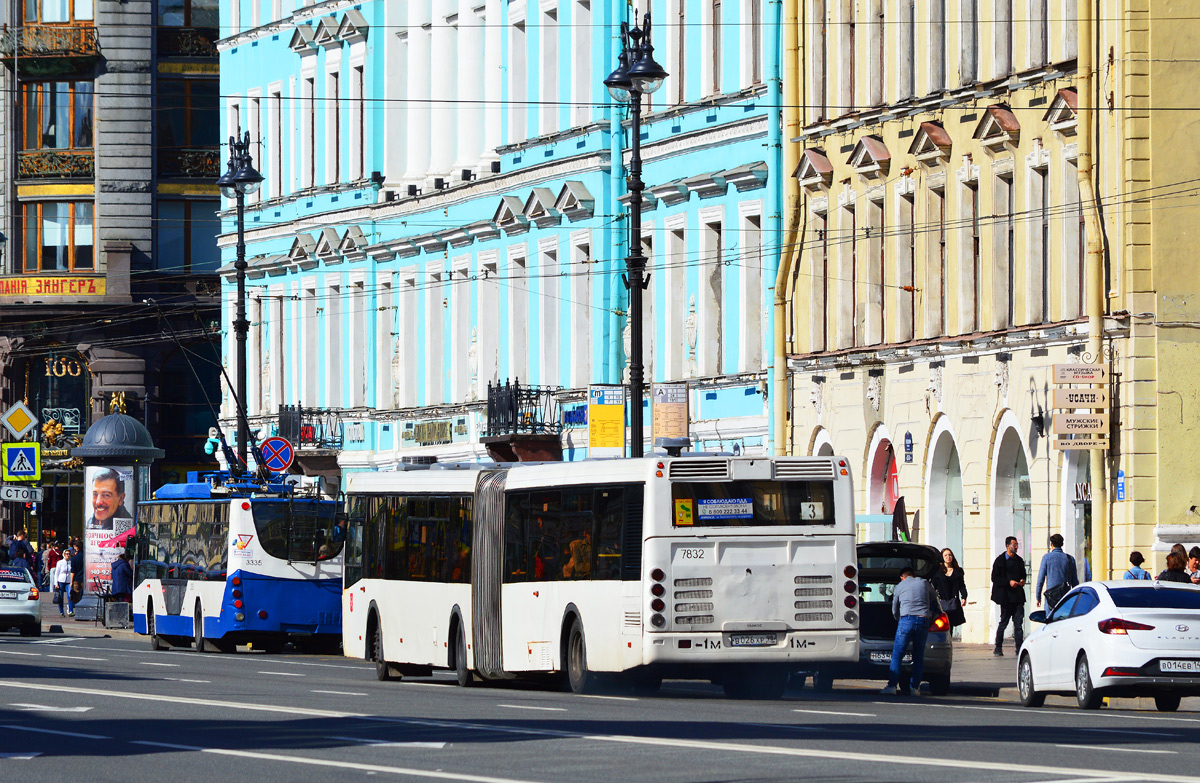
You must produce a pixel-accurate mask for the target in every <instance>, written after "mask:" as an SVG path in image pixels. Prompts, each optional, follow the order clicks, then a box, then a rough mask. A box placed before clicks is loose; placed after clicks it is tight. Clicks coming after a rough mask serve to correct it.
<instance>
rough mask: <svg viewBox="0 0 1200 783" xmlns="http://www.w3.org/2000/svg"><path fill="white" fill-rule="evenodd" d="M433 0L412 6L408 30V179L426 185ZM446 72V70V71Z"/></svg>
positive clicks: (416, 2)
mask: <svg viewBox="0 0 1200 783" xmlns="http://www.w3.org/2000/svg"><path fill="white" fill-rule="evenodd" d="M431 32H432V31H431V26H430V6H429V0H413V2H412V3H410V4H409V28H408V99H409V103H408V145H407V146H408V160H407V161H406V165H405V167H404V180H405V182H407V183H409V184H412V183H417V184H423V183H424V181H425V175H426V174H427V173H428V172H429V155H430V149H429V120H430V117H429V86H430V82H429V75H430V72H431V71H432V70H433V61H432V59H431V58H430V33H431ZM443 70H445V69H443Z"/></svg>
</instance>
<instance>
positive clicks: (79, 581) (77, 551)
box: [67, 539, 84, 617]
mask: <svg viewBox="0 0 1200 783" xmlns="http://www.w3.org/2000/svg"><path fill="white" fill-rule="evenodd" d="M75 540H76V541H78V540H79V539H75ZM83 571H84V559H83V547H80V546H78V545H76V546H75V548H74V550H73V551H72V553H71V590H70V592H69V593H68V595H67V617H74V616H75V604H77V603H79V602H80V601H81V600H83Z"/></svg>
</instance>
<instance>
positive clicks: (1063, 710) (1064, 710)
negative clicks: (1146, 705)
mask: <svg viewBox="0 0 1200 783" xmlns="http://www.w3.org/2000/svg"><path fill="white" fill-rule="evenodd" d="M872 703H873V704H892V705H893V706H894V705H895V704H896V702H887V701H877V702H872ZM904 706H906V707H932V708H934V709H947V710H986V711H989V712H1019V713H1022V714H1023V715H1032V714H1034V713H1032V712H1031V711H1030V710H1028V709H1026V708H1025V707H983V706H980V705H974V704H936V703H933V702H928V701H922V702H907V703H905V705H904ZM1041 713H1042V714H1043V715H1061V716H1065V715H1075V714H1078V711H1077V710H1073V709H1070V708H1068V707H1060V708H1058V709H1044V710H1041ZM1090 717H1093V718H1116V719H1117V720H1139V721H1141V720H1155V721H1164V720H1165V721H1174V722H1176V723H1200V718H1171V717H1166V716H1164V715H1127V714H1124V713H1121V712H1111V711H1102V710H1101V711H1094V712H1092V713H1090Z"/></svg>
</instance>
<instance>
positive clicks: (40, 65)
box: [0, 24, 100, 76]
mask: <svg viewBox="0 0 1200 783" xmlns="http://www.w3.org/2000/svg"><path fill="white" fill-rule="evenodd" d="M99 57H100V38H99V36H98V35H97V33H96V28H95V27H93V26H91V25H50V24H27V25H22V26H20V27H7V26H5V27H4V28H0V59H3V60H16V61H17V64H18V65H19V66H20V68H21V72H22V75H32V76H54V75H61V74H68V73H75V72H78V71H81V70H83V69H85V68H87V67H88V66H90V65H91V64H92V63H94V62H95V61H96V60H97V59H99Z"/></svg>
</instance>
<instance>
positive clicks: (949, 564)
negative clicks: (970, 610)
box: [932, 547, 967, 627]
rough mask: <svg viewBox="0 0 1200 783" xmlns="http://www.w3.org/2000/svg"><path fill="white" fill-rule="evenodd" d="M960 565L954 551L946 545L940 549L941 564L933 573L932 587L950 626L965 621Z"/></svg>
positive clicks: (964, 588)
mask: <svg viewBox="0 0 1200 783" xmlns="http://www.w3.org/2000/svg"><path fill="white" fill-rule="evenodd" d="M963 577H964V574H963V569H962V566H960V565H959V564H958V558H956V557H955V556H954V551H953V550H952V549H950V548H949V547H947V548H946V549H943V550H942V565H941V567H940V568H939V569H938V570H937V573H935V574H934V575H933V580H932V581H933V588H934V589H935V590H937V594H938V603H939V604H941V608H942V611H943V612H945V613H946V616H947V617H949V618H950V625H951V627H956V626H959V625H962V624H963V623H965V622H966V621H967V618H966V615H965V614H964V613H963V608H962V607H963V604H965V603H966V602H967V584H966V580H965V579H964V578H963Z"/></svg>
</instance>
